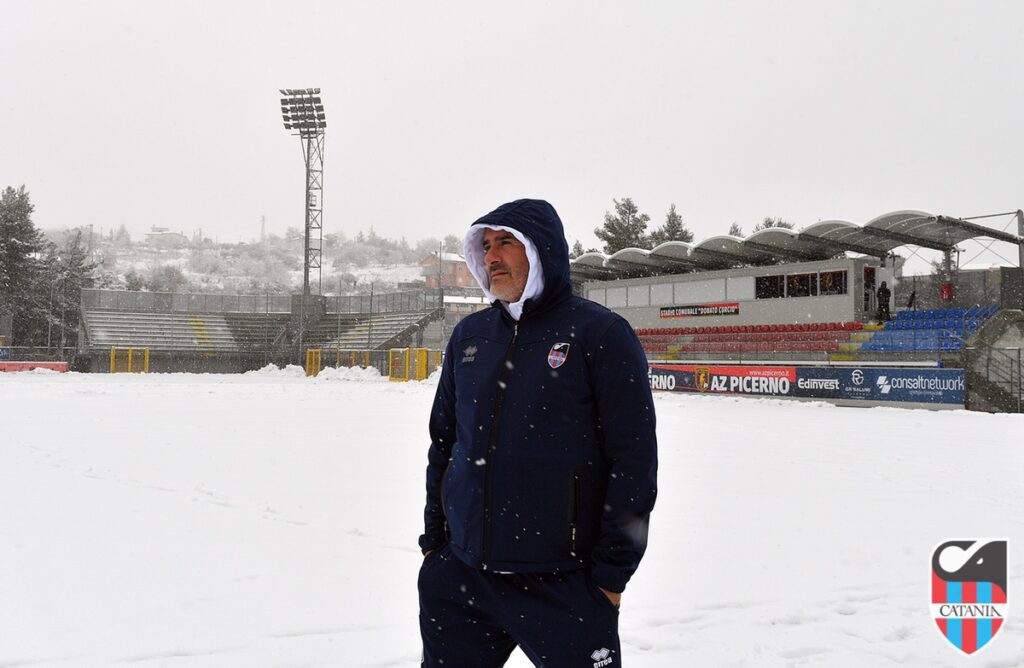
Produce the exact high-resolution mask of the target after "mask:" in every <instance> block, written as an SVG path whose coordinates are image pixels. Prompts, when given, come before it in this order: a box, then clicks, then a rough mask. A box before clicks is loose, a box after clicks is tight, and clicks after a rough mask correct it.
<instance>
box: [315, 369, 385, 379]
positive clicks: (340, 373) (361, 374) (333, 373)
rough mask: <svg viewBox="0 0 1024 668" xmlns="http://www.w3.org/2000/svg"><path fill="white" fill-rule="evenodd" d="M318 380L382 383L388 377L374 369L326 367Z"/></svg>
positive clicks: (319, 374)
mask: <svg viewBox="0 0 1024 668" xmlns="http://www.w3.org/2000/svg"><path fill="white" fill-rule="evenodd" d="M316 379H317V380H319V381H337V380H345V381H354V382H363V383H369V382H380V381H387V380H388V377H387V376H382V375H381V373H380V371H378V370H377V369H375V368H374V367H369V368H366V369H363V368H360V367H339V368H337V369H336V368H334V367H326V368H323V369H320V373H318V374H317V376H316Z"/></svg>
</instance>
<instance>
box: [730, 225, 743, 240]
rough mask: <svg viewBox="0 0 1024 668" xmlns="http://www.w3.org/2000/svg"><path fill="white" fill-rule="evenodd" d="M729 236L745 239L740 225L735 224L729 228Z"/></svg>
mask: <svg viewBox="0 0 1024 668" xmlns="http://www.w3.org/2000/svg"><path fill="white" fill-rule="evenodd" d="M729 236H731V237H740V238H741V239H742V238H743V228H742V227H740V225H739V223H733V224H732V225H730V226H729Z"/></svg>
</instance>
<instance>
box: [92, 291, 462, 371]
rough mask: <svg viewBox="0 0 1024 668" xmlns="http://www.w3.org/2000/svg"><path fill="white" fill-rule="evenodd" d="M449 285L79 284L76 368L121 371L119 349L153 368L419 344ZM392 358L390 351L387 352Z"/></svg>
mask: <svg viewBox="0 0 1024 668" xmlns="http://www.w3.org/2000/svg"><path fill="white" fill-rule="evenodd" d="M443 299H444V296H443V293H441V292H440V291H438V290H413V291H404V292H395V293H388V294H379V295H375V296H372V297H371V296H370V295H359V296H314V297H312V298H307V299H306V300H303V299H302V296H301V295H295V296H291V295H256V296H254V295H203V294H173V293H154V292H130V291H125V290H94V289H87V290H83V291H82V325H81V331H80V336H79V348H78V354H77V356H76V364H75V366H76V368H78V369H81V370H86V371H108V370H110V371H114V370H120V366H119V364H120V362H118V360H119V359H120V358H119V357H118V351H135V353H136V355H135V357H134V359H135V360H136V364H135V369H134V370H139V364H140V362H139V361H138V360H140V359H143V358H142V357H140V356H141V355H145V357H144V359H145V364H146V367H147V370H149V371H157V372H160V371H165V372H166V371H192V372H208V373H232V372H242V371H249V370H252V369H258V368H261V367H263V366H265V365H267V364H277V365H284V364H302V360H303V357H304V354H305V350H307V349H311V348H316V349H327V350H334V351H339V352H340V351H346V352H348V351H360V352H367V353H370V352H373V351H387V350H388V349H390V348H396V347H403V346H418V345H422V344H423V339H424V336H425V335H429V332H430V325H431V324H432V323H434V322H435V321H438V320H440V319H441V318H442V317H443V315H444V309H443V308H441V306H442V303H443ZM385 357H386V354H385Z"/></svg>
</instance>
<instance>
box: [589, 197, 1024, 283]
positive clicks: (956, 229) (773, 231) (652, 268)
mask: <svg viewBox="0 0 1024 668" xmlns="http://www.w3.org/2000/svg"><path fill="white" fill-rule="evenodd" d="M976 237H988V238H990V239H996V240H998V241H1005V242H1007V243H1012V244H1017V245H1018V246H1019V245H1022V244H1024V239H1022V238H1021V237H1018V236H1017V235H1015V234H1009V233H1007V232H1001V231H999V230H993V229H989V228H987V227H983V226H981V225H977V224H975V223H973V222H970V221H969V220H963V219H961V218H952V217H950V216H942V215H938V214H933V213H926V212H924V211H893V212H891V213H886V214H883V215H881V216H878V217H877V218H875V219H873V220H871V221H869V222H867V223H865V224H864V225H858V224H856V223H851V222H849V221H845V220H824V221H821V222H818V223H814V224H813V225H808V226H807V227H805V228H804V229H803V230H801V231H799V232H797V231H795V230H790V229H786V228H783V227H769V228H768V229H764V230H760V231H758V232H754V233H753V234H751V235H750V236H749V237H747V238H745V239H744V238H740V237H732V236H727V235H722V236H714V237H709V238H707V239H704V240H703V241H701V242H699V243H696V244H690V243H686V242H683V241H667V242H665V243H663V244H660V245H658V246H655V247H654V248H652V249H651V250H645V249H642V248H624V249H622V250H620V251H618V252H616V253H613V254H611V255H605V254H604V253H597V252H591V253H584V254H583V255H581V256H579V257H578V258H576V259H575V260H573V261H572V271H573V273H574V274H575V275H576V276H577V277H579V278H583V279H595V280H612V279H620V278H636V277H639V276H660V275H664V274H679V273H686V272H690V271H710V270H715V269H729V268H732V267H742V266H749V265H766V264H778V263H780V262H807V261H814V260H828V259H830V258H834V257H837V256H840V255H843V254H845V253H846V252H851V253H858V254H860V255H869V256H874V257H879V258H884V257H886V256H888V255H889V254H890V253H892V251H893V250H894V249H896V248H899V247H901V246H921V247H922V248H930V249H933V250H937V251H942V252H947V251H952V250H953V249H954V248H955V247H956V245H957V244H958V243H960V242H962V241H966V240H967V239H973V238H976Z"/></svg>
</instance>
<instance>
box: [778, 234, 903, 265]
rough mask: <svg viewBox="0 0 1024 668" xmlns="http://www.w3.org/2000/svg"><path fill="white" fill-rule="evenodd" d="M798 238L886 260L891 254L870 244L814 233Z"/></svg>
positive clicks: (801, 235) (800, 235)
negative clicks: (855, 242)
mask: <svg viewBox="0 0 1024 668" xmlns="http://www.w3.org/2000/svg"><path fill="white" fill-rule="evenodd" d="M797 238H798V239H800V240H801V241H813V242H815V243H819V244H821V245H823V246H828V247H829V248H835V249H836V250H840V251H852V252H854V253H860V254H861V255H870V256H871V257H877V258H879V259H882V260H884V259H885V258H887V257H888V256H889V251H886V250H882V249H881V248H872V247H870V246H861V245H860V244H854V243H849V242H846V241H837V240H835V239H829V238H827V237H816V236H814V235H813V234H798V235H797Z"/></svg>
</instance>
